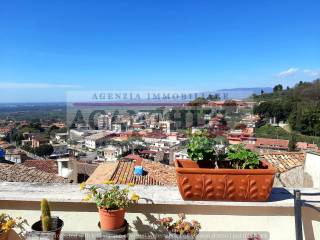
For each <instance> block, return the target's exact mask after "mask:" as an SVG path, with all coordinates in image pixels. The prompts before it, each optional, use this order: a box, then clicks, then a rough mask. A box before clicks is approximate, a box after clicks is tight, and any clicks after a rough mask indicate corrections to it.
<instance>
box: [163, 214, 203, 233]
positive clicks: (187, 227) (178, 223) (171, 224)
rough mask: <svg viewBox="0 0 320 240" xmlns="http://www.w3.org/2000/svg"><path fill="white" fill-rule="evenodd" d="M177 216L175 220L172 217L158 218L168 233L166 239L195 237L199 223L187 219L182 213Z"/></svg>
mask: <svg viewBox="0 0 320 240" xmlns="http://www.w3.org/2000/svg"><path fill="white" fill-rule="evenodd" d="M178 216H179V218H178V219H177V220H175V221H174V220H173V218H172V217H165V218H161V219H160V220H159V221H160V224H161V225H162V226H164V227H165V228H166V230H167V231H168V233H169V237H168V239H195V237H196V236H197V235H198V234H199V231H200V229H201V225H200V223H199V222H198V221H196V220H192V221H190V222H189V221H187V220H186V217H185V214H184V213H180V214H179V215H178Z"/></svg>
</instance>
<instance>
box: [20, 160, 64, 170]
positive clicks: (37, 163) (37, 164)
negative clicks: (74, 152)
mask: <svg viewBox="0 0 320 240" xmlns="http://www.w3.org/2000/svg"><path fill="white" fill-rule="evenodd" d="M23 165H24V166H26V167H34V168H36V169H38V170H40V171H43V172H47V173H53V174H58V166H57V162H56V161H54V160H34V159H31V160H25V161H24V162H23Z"/></svg>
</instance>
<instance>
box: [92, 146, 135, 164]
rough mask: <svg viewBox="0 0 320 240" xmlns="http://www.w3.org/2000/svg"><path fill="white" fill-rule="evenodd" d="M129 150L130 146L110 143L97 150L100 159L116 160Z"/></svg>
mask: <svg viewBox="0 0 320 240" xmlns="http://www.w3.org/2000/svg"><path fill="white" fill-rule="evenodd" d="M127 151H129V147H128V146H115V145H108V146H107V147H105V148H102V149H99V150H98V152H97V157H98V160H103V161H116V160H117V158H118V157H119V156H121V155H122V154H124V153H125V152H127Z"/></svg>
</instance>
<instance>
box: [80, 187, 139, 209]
mask: <svg viewBox="0 0 320 240" xmlns="http://www.w3.org/2000/svg"><path fill="white" fill-rule="evenodd" d="M132 186H133V184H128V185H127V187H124V188H123V187H120V186H119V185H116V184H114V183H113V182H112V181H107V182H105V184H104V185H93V186H91V187H89V192H90V193H89V194H88V195H87V196H86V197H85V199H84V200H85V201H88V200H90V199H94V201H95V202H96V204H97V206H98V207H99V208H105V209H107V210H118V209H120V208H126V207H127V206H128V205H129V204H130V203H134V202H137V201H138V200H139V198H140V197H139V196H138V195H137V194H136V193H134V192H132V191H131V192H130V190H129V187H132ZM80 188H81V189H84V188H85V185H84V184H82V185H80Z"/></svg>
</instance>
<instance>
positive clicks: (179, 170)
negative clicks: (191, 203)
mask: <svg viewBox="0 0 320 240" xmlns="http://www.w3.org/2000/svg"><path fill="white" fill-rule="evenodd" d="M262 167H263V168H261V169H230V168H220V169H213V168H201V167H199V165H198V164H197V163H196V162H194V161H191V160H176V161H175V169H176V174H177V183H178V187H179V191H180V194H181V197H182V198H183V199H184V200H222V201H267V200H268V198H269V195H270V193H271V190H272V185H273V181H274V176H275V172H276V170H275V168H274V167H272V166H271V165H270V164H269V163H267V162H265V161H262Z"/></svg>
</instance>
